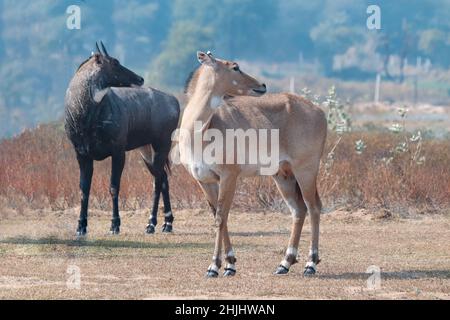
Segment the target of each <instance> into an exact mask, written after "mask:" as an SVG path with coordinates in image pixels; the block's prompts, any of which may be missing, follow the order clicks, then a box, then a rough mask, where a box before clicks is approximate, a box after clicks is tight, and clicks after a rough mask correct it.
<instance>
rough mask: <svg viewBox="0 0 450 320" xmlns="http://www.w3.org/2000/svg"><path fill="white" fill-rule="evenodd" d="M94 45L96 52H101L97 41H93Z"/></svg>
mask: <svg viewBox="0 0 450 320" xmlns="http://www.w3.org/2000/svg"><path fill="white" fill-rule="evenodd" d="M95 46H96V47H97V52H98V53H100V54H102V52H101V51H100V47H99V46H98V42H96V43H95Z"/></svg>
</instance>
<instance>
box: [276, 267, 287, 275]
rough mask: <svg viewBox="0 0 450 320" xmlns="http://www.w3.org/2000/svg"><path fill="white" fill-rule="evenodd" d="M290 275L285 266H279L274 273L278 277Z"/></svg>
mask: <svg viewBox="0 0 450 320" xmlns="http://www.w3.org/2000/svg"><path fill="white" fill-rule="evenodd" d="M288 273H289V269H288V268H286V267H284V266H278V268H277V270H276V271H275V272H274V274H275V275H277V276H279V275H284V274H288Z"/></svg>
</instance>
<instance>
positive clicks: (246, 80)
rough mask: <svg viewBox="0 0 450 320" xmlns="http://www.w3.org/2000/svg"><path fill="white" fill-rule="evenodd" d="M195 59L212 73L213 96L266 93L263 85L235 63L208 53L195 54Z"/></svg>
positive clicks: (259, 94) (258, 94)
mask: <svg viewBox="0 0 450 320" xmlns="http://www.w3.org/2000/svg"><path fill="white" fill-rule="evenodd" d="M197 59H198V61H199V62H200V63H201V65H202V67H203V68H209V69H210V70H211V71H212V72H214V77H215V79H216V81H215V83H216V85H215V87H214V88H213V90H214V91H215V92H214V95H217V96H224V95H231V96H242V95H244V96H261V95H263V94H265V93H266V92H267V87H266V85H265V84H264V83H261V82H259V81H258V80H256V79H255V78H253V77H251V76H249V75H248V74H246V73H245V72H243V71H242V70H241V68H240V67H239V65H238V64H237V63H236V62H233V61H227V60H222V59H217V58H215V57H214V56H213V55H212V54H211V52H209V51H208V52H207V53H204V52H197Z"/></svg>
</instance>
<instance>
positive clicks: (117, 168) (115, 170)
mask: <svg viewBox="0 0 450 320" xmlns="http://www.w3.org/2000/svg"><path fill="white" fill-rule="evenodd" d="M124 166H125V151H120V152H117V153H115V154H114V155H113V156H112V167H111V186H110V189H109V191H110V193H111V198H112V203H113V215H112V221H111V234H113V235H117V234H119V233H120V215H119V193H120V179H121V177H122V172H123V167H124Z"/></svg>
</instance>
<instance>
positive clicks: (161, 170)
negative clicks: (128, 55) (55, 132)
mask: <svg viewBox="0 0 450 320" xmlns="http://www.w3.org/2000/svg"><path fill="white" fill-rule="evenodd" d="M101 45H102V49H103V53H102V52H101V50H100V48H99V46H98V44H97V53H95V54H93V55H92V56H91V57H90V58H89V59H88V60H86V61H85V62H83V64H81V66H80V67H79V68H78V70H77V72H76V73H75V76H74V77H73V79H72V81H71V82H70V85H69V88H68V89H67V93H66V100H65V105H66V117H65V129H66V133H67V136H68V137H69V139H70V141H71V142H72V144H73V146H74V148H75V152H76V156H77V159H78V163H79V166H80V188H81V211H80V220H79V222H78V229H77V235H79V236H84V235H86V232H87V219H88V203H89V193H90V189H91V181H92V175H93V170H94V167H93V164H94V160H96V161H101V160H104V159H106V158H108V157H112V170H111V184H110V193H111V197H112V204H113V218H112V225H111V233H112V234H119V233H120V216H119V191H120V179H121V175H122V171H123V168H124V165H125V153H126V152H127V151H130V150H134V149H137V148H140V151H141V155H142V158H143V160H144V162H145V164H146V165H147V168H148V170H149V171H150V172H151V174H152V175H153V176H154V177H155V181H154V196H153V209H152V212H151V217H150V222H149V224H148V226H147V229H146V231H147V233H154V232H155V227H156V224H157V213H158V206H159V199H160V194H161V193H162V195H163V200H164V212H165V224H164V226H163V232H171V231H172V222H173V215H172V209H171V207H170V198H169V182H168V179H167V171H166V170H168V168H169V167H168V164H169V162H168V154H169V152H170V149H171V146H172V141H171V136H172V133H173V131H174V130H175V129H176V127H177V125H178V120H179V115H180V106H179V103H178V100H177V99H176V98H175V97H173V96H171V95H168V94H165V93H163V92H161V91H158V90H156V89H152V88H142V87H140V86H142V85H143V84H144V79H143V78H142V77H140V76H138V75H136V74H135V73H133V72H132V71H130V70H128V69H126V68H125V67H123V66H122V65H121V64H120V63H119V61H117V59H115V58H113V57H110V56H109V55H108V52H107V51H106V49H105V47H104V45H103V43H102V44H101ZM132 86H137V87H132Z"/></svg>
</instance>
